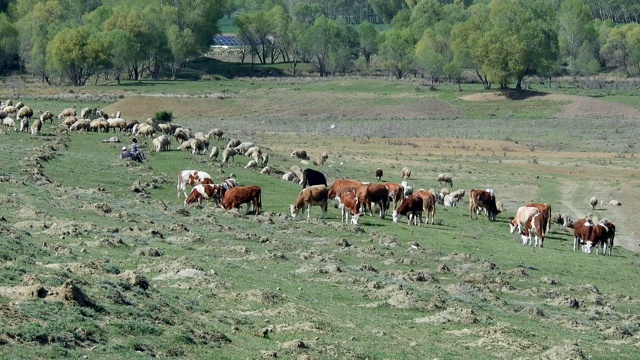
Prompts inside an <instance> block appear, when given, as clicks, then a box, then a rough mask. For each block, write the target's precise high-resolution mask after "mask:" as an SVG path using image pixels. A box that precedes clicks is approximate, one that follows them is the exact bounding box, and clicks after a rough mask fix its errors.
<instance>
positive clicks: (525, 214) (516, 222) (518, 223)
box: [509, 206, 540, 234]
mask: <svg viewBox="0 0 640 360" xmlns="http://www.w3.org/2000/svg"><path fill="white" fill-rule="evenodd" d="M539 213H540V210H539V209H538V208H535V207H532V206H521V207H519V208H518V211H516V215H515V216H514V217H513V219H512V220H511V221H510V222H509V232H510V233H512V234H513V232H514V231H516V229H518V233H522V229H523V228H524V224H525V222H526V221H527V219H529V217H531V216H532V215H535V214H539Z"/></svg>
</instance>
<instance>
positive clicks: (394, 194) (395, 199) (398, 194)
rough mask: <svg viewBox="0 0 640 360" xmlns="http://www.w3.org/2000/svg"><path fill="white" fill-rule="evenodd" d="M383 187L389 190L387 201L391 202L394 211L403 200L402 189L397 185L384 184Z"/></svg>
mask: <svg viewBox="0 0 640 360" xmlns="http://www.w3.org/2000/svg"><path fill="white" fill-rule="evenodd" d="M384 185H385V186H386V187H387V189H389V201H391V204H392V205H391V206H392V207H393V210H395V209H396V208H397V207H398V206H399V205H400V202H402V199H403V198H404V187H403V186H402V185H401V184H397V183H386V184H384Z"/></svg>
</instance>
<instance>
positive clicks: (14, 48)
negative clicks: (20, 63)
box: [0, 14, 19, 70]
mask: <svg viewBox="0 0 640 360" xmlns="http://www.w3.org/2000/svg"><path fill="white" fill-rule="evenodd" d="M18 46H19V44H18V30H17V29H16V28H15V26H13V24H12V23H11V21H10V20H9V17H8V16H7V15H6V14H0V70H3V69H6V68H7V67H8V66H9V65H10V64H11V63H13V62H14V61H15V60H16V58H17V56H18Z"/></svg>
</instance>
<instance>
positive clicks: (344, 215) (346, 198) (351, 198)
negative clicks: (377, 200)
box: [338, 191, 360, 225]
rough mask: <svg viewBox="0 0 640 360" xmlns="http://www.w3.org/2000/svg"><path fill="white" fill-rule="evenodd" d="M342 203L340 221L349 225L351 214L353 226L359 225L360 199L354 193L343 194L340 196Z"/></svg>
mask: <svg viewBox="0 0 640 360" xmlns="http://www.w3.org/2000/svg"><path fill="white" fill-rule="evenodd" d="M338 201H340V206H339V207H340V219H341V220H342V222H343V223H345V224H346V223H347V221H348V220H349V214H351V224H353V225H358V219H360V206H359V205H358V199H357V198H356V193H355V192H354V191H347V192H343V193H342V194H340V195H339V196H338Z"/></svg>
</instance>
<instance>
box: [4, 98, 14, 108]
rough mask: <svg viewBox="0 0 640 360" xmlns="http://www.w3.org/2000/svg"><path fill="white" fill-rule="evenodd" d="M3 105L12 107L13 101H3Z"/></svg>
mask: <svg viewBox="0 0 640 360" xmlns="http://www.w3.org/2000/svg"><path fill="white" fill-rule="evenodd" d="M4 105H5V106H9V105H13V100H11V99H9V100H7V101H5V103H4Z"/></svg>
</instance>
